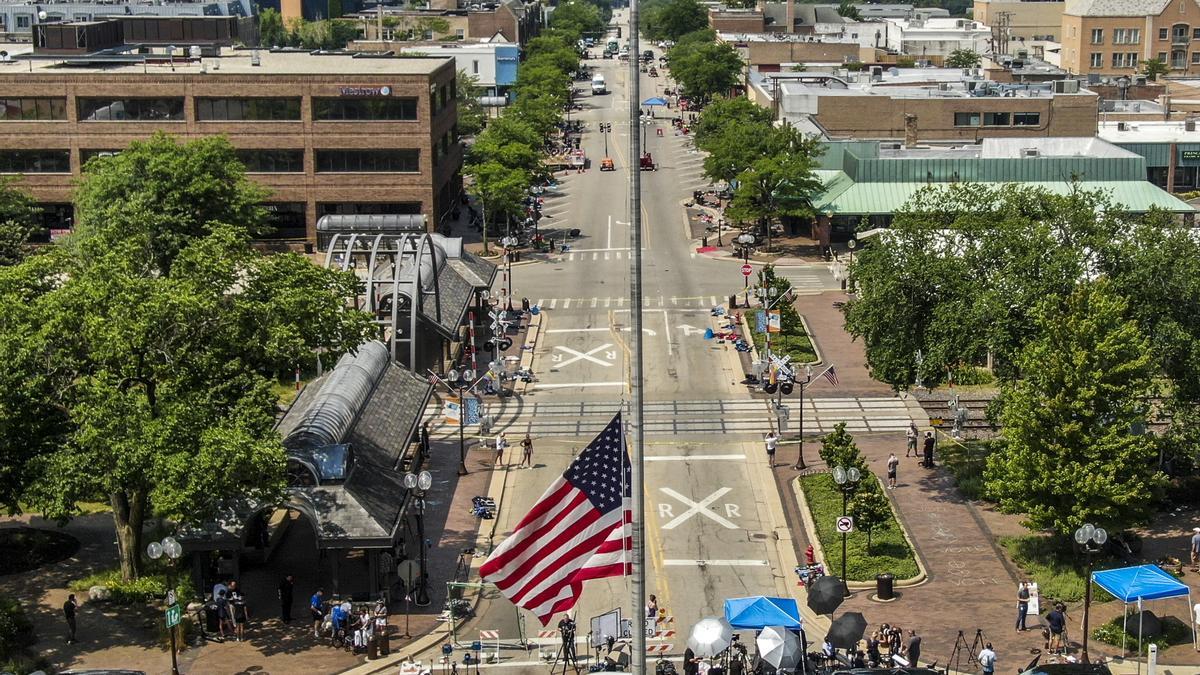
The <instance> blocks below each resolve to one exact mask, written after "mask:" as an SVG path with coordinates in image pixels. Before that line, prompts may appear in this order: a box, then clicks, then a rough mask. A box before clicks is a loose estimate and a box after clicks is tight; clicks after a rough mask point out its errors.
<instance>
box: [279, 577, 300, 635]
mask: <svg viewBox="0 0 1200 675" xmlns="http://www.w3.org/2000/svg"><path fill="white" fill-rule="evenodd" d="M295 588H296V577H294V576H292V575H290V574H288V575H286V576H284V577H283V580H282V581H280V582H279V618H280V619H282V620H283V622H284V623H291V622H292V595H293V593H294V592H295Z"/></svg>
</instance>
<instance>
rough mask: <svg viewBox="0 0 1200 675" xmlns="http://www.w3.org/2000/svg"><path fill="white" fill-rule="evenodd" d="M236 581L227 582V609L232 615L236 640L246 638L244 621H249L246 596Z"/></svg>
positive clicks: (239, 640)
mask: <svg viewBox="0 0 1200 675" xmlns="http://www.w3.org/2000/svg"><path fill="white" fill-rule="evenodd" d="M236 584H237V582H235V581H231V582H229V586H230V588H229V609H230V616H232V617H233V635H234V637H235V638H236V639H237V641H238V642H241V641H242V640H245V639H246V623H247V622H249V621H250V608H249V607H247V606H246V596H245V595H242V591H241V590H240V589H238V588H237V586H236Z"/></svg>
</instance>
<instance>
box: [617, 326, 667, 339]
mask: <svg viewBox="0 0 1200 675" xmlns="http://www.w3.org/2000/svg"><path fill="white" fill-rule="evenodd" d="M621 330H633V328H631V327H630V326H622V327H621ZM642 332H644V333H645V334H646V335H649V336H650V337H654V336H655V335H658V333H655V332H654V330H653V329H650V328H643V329H642Z"/></svg>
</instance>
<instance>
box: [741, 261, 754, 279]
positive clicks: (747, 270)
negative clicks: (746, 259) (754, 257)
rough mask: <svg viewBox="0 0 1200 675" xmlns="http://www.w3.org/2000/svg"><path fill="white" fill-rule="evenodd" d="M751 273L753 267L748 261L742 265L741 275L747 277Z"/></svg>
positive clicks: (752, 272)
mask: <svg viewBox="0 0 1200 675" xmlns="http://www.w3.org/2000/svg"><path fill="white" fill-rule="evenodd" d="M751 274H754V268H753V267H751V266H750V263H746V264H745V265H742V276H744V277H748V276H750V275H751Z"/></svg>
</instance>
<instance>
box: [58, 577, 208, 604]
mask: <svg viewBox="0 0 1200 675" xmlns="http://www.w3.org/2000/svg"><path fill="white" fill-rule="evenodd" d="M92 586H103V587H105V588H107V589H108V590H109V593H110V594H111V595H110V596H109V598H108V602H110V603H112V604H114V605H137V604H142V603H147V602H150V601H152V600H154V599H156V598H163V597H166V595H167V575H166V573H165V572H163V571H150V572H148V573H147V574H144V575H142V576H141V577H140V578H138V579H134V580H133V581H125V580H123V579H121V570H119V569H109V570H102V571H100V572H96V573H95V574H89V575H88V576H86V577H83V578H82V579H76V580H75V581H72V582H71V584H70V588H71V590H73V591H76V592H82V593H87V592H88V589H90V588H91V587H92ZM175 595H176V596H178V597H179V599H180V602H182V603H186V602H187V601H188V600H189V599H191V598H196V597H199V594H198V593H197V592H196V589H195V588H194V587H193V586H192V584H191V581H190V579H189V577H188V575H187V573H186V572H183V573H177V574H176V582H175Z"/></svg>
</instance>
